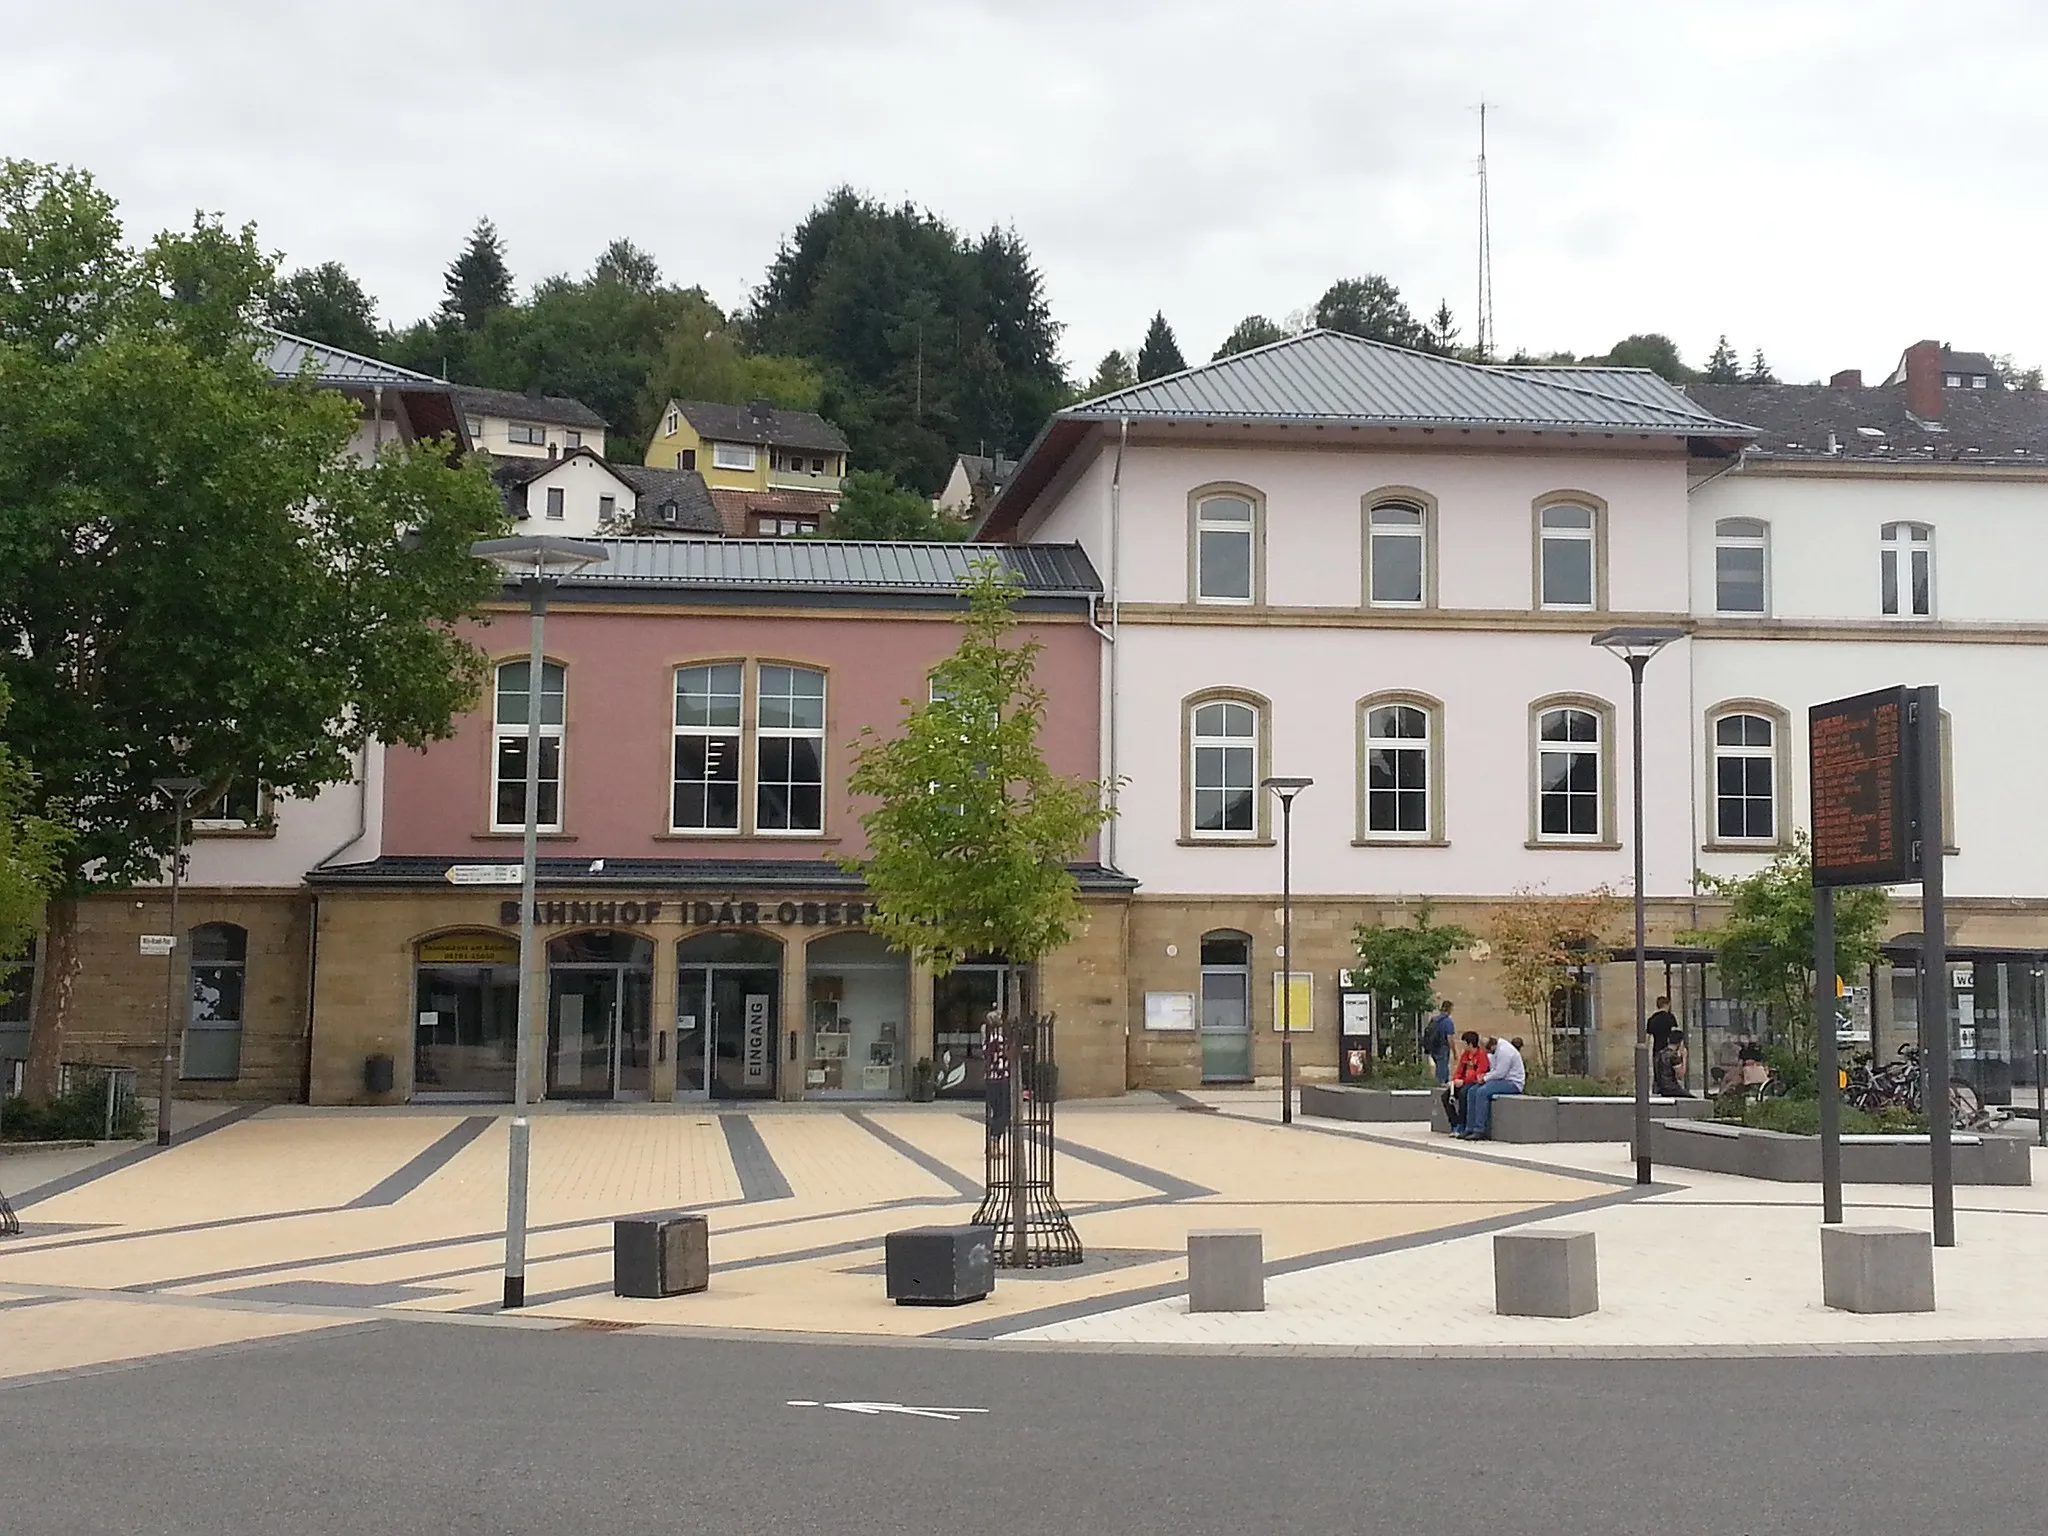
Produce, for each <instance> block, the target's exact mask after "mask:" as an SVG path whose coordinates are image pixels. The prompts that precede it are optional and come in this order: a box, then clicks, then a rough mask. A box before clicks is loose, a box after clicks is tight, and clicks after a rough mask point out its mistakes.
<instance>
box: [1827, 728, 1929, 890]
mask: <svg viewBox="0 0 2048 1536" xmlns="http://www.w3.org/2000/svg"><path fill="white" fill-rule="evenodd" d="M1911 696H1912V690H1911V689H1908V688H1885V689H1881V690H1879V691H1878V692H1876V693H1864V694H1858V695H1857V696H1856V697H1855V698H1853V699H1833V700H1830V701H1829V702H1828V703H1825V704H1816V705H1814V706H1813V708H1812V709H1811V710H1809V711H1808V712H1807V736H1806V741H1807V771H1808V774H1809V783H1810V784H1811V785H1812V788H1813V883H1814V884H1815V885H1817V886H1838V885H1903V884H1906V883H1908V882H1910V881H1914V880H1918V879H1919V878H1920V862H1919V860H1918V859H1917V858H1916V857H1915V853H1916V850H1917V844H1916V843H1915V838H1916V837H1917V835H1918V832H1917V827H1918V823H1919V806H1918V804H1917V801H1916V797H1915V789H1916V787H1917V785H1918V775H1917V774H1916V773H1915V772H1914V767H1915V763H1916V760H1917V756H1918V754H1917V752H1916V750H1915V739H1914V728H1913V724H1912V712H1911V709H1910V707H1909V706H1910V702H1911Z"/></svg>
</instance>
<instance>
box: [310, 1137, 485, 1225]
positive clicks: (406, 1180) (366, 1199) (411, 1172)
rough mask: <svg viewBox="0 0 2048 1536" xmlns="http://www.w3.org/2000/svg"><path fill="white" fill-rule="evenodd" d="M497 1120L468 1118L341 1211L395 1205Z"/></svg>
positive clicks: (364, 1209)
mask: <svg viewBox="0 0 2048 1536" xmlns="http://www.w3.org/2000/svg"><path fill="white" fill-rule="evenodd" d="M497 1118H498V1117H497V1116H496V1115H471V1116H470V1117H469V1118H468V1119H466V1120H464V1121H463V1122H462V1123H461V1124H460V1125H458V1126H456V1127H455V1129H454V1130H452V1131H450V1132H449V1133H448V1134H447V1135H445V1136H443V1137H442V1138H441V1139H440V1140H439V1141H437V1142H435V1143H434V1144H433V1145H432V1146H431V1147H429V1148H427V1150H426V1151H424V1152H422V1153H420V1155H419V1156H418V1157H415V1158H414V1159H413V1160H412V1161H411V1162H409V1163H407V1164H406V1165H405V1166H404V1167H403V1168H400V1169H399V1170H398V1171H397V1172H396V1173H394V1174H392V1175H390V1177H388V1178H385V1179H381V1180H379V1181H378V1182H377V1183H376V1184H373V1185H372V1186H371V1187H370V1188H369V1189H366V1190H365V1191H363V1193H361V1194H360V1195H357V1196H356V1197H355V1199H353V1200H351V1201H349V1203H348V1204H347V1205H345V1206H344V1207H342V1209H344V1210H349V1211H367V1210H373V1209H375V1208H376V1207H378V1206H383V1205H396V1204H397V1203H398V1202H399V1201H400V1200H402V1199H404V1198H405V1197H406V1196H407V1195H409V1194H411V1193H412V1192H413V1191H414V1190H416V1189H418V1188H419V1187H420V1186H421V1185H422V1184H424V1183H426V1182H427V1180H428V1179H431V1178H432V1177H433V1176H434V1175H435V1174H437V1173H439V1172H440V1171H441V1170H442V1169H443V1168H445V1167H447V1166H448V1164H449V1163H450V1162H451V1161H452V1160H453V1159H454V1157H455V1154H456V1153H458V1152H460V1151H461V1150H462V1149H463V1148H464V1147H466V1146H468V1145H469V1144H470V1143H471V1142H472V1141H475V1140H476V1139H477V1137H479V1136H481V1135H483V1133H484V1132H485V1131H488V1130H489V1129H490V1128H491V1126H492V1124H493V1123H494V1122H495V1121H496V1120H497Z"/></svg>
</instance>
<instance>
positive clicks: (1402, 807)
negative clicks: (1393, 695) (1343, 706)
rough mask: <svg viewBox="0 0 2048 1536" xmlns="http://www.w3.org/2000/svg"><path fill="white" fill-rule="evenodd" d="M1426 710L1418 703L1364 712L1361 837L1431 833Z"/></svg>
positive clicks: (1375, 706) (1369, 708)
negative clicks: (1363, 802) (1363, 831)
mask: <svg viewBox="0 0 2048 1536" xmlns="http://www.w3.org/2000/svg"><path fill="white" fill-rule="evenodd" d="M1429 724H1430V722H1429V711H1428V710H1427V709H1425V708H1424V707H1423V706H1422V705H1420V704H1408V703H1388V704H1368V705H1367V706H1366V707H1365V835H1366V836H1367V837H1369V838H1381V837H1390V838H1427V837H1428V836H1429V834H1430V825H1431V817H1430V810H1431V806H1430V803H1429V802H1430V777H1431V775H1430V761H1429V753H1430V747H1431V741H1430V728H1429Z"/></svg>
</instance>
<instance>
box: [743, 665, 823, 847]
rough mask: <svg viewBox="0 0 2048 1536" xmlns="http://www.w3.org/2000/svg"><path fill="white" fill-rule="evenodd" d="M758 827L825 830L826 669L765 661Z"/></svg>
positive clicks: (757, 751) (758, 733) (760, 687)
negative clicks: (778, 664)
mask: <svg viewBox="0 0 2048 1536" xmlns="http://www.w3.org/2000/svg"><path fill="white" fill-rule="evenodd" d="M756 690H757V693H758V702H759V716H758V719H759V723H758V724H757V725H756V727H755V742H754V826H755V829H756V830H757V831H761V832H822V831H824V830H825V674H824V673H822V672H813V671H811V670H810V669H808V668H806V667H784V666H772V665H765V664H764V665H763V666H762V667H761V668H760V672H759V682H758V683H757V684H756Z"/></svg>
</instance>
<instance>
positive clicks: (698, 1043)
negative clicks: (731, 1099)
mask: <svg viewBox="0 0 2048 1536" xmlns="http://www.w3.org/2000/svg"><path fill="white" fill-rule="evenodd" d="M710 1039H711V972H710V971H709V970H708V969H706V968H705V967H703V966H695V965H686V966H684V967H683V968H682V969H681V970H680V971H679V972H678V973H677V974H676V1096H677V1097H678V1098H692V1097H694V1098H700V1099H701V1098H703V1097H704V1084H705V1082H706V1078H705V1075H704V1059H705V1050H704V1047H705V1045H706V1043H707V1042H708V1041H709V1040H710Z"/></svg>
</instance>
